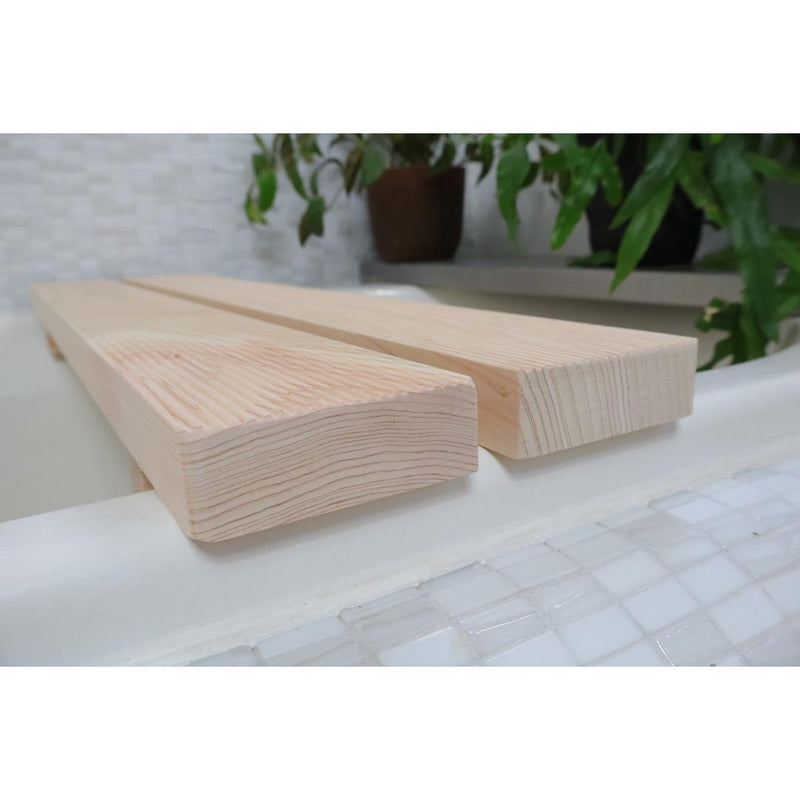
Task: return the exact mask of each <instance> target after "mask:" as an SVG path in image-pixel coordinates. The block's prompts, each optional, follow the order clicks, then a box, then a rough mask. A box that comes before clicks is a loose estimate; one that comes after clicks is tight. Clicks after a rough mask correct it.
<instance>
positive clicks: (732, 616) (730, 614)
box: [708, 586, 781, 644]
mask: <svg viewBox="0 0 800 800" xmlns="http://www.w3.org/2000/svg"><path fill="white" fill-rule="evenodd" d="M708 613H709V614H710V615H711V619H713V620H714V622H715V623H716V625H717V627H719V629H720V630H721V631H722V632H723V633H724V634H725V636H727V637H728V639H730V640H731V641H732V642H733V643H734V644H740V643H742V642H746V641H747V640H748V639H752V638H753V637H754V636H758V634H759V633H763V632H764V631H766V630H768V629H769V628H772V627H773V626H775V625H777V624H778V623H779V622H780V621H781V616H780V614H779V613H778V611H777V609H776V608H775V607H774V606H773V605H772V603H771V602H770V601H769V599H768V597H767V595H766V594H765V592H764V590H763V589H761V588H759V587H757V586H752V587H751V588H749V589H745V590H744V591H743V592H740V593H739V594H736V595H734V596H733V597H729V598H728V599H727V600H723V601H722V602H721V603H719V604H718V605H716V606H712V607H711V608H710V609H709V611H708Z"/></svg>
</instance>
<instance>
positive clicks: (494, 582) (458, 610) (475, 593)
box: [430, 572, 518, 617]
mask: <svg viewBox="0 0 800 800" xmlns="http://www.w3.org/2000/svg"><path fill="white" fill-rule="evenodd" d="M517 591H518V590H517V587H516V586H515V585H514V584H513V583H512V582H511V581H510V580H508V579H507V578H504V577H503V576H502V575H500V574H498V573H497V572H487V573H486V574H484V575H476V576H475V577H472V578H469V579H467V580H464V581H459V582H458V583H454V584H451V585H450V586H445V587H444V588H442V589H437V590H436V591H433V592H430V597H431V599H432V600H434V601H435V602H436V603H438V604H439V605H440V606H441V607H442V608H443V609H444V610H445V611H446V612H447V613H448V614H449V615H450V616H451V617H457V616H460V615H462V614H465V613H466V612H467V611H471V610H472V609H474V608H479V607H480V606H486V605H489V603H493V602H497V601H498V600H502V599H503V598H505V597H508V596H509V595H512V594H515V593H516V592H517Z"/></svg>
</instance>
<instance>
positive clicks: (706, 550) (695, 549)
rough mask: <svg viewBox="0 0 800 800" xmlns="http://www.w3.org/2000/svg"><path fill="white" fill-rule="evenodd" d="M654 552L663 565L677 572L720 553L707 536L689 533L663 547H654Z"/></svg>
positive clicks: (717, 546)
mask: <svg viewBox="0 0 800 800" xmlns="http://www.w3.org/2000/svg"><path fill="white" fill-rule="evenodd" d="M655 551H656V553H657V555H658V557H659V559H661V561H662V562H663V563H664V564H666V565H667V566H668V567H670V568H671V569H675V570H679V569H683V568H684V567H686V566H688V565H689V564H694V563H696V562H698V561H702V560H703V559H705V558H710V557H711V556H713V555H715V554H716V553H718V552H719V551H720V546H719V544H718V543H717V542H715V541H714V540H713V539H712V538H711V537H709V536H704V535H702V534H698V533H693V532H689V533H687V534H685V535H683V536H681V537H680V538H677V539H674V540H672V541H669V542H667V543H666V544H665V545H663V546H660V547H656V548H655Z"/></svg>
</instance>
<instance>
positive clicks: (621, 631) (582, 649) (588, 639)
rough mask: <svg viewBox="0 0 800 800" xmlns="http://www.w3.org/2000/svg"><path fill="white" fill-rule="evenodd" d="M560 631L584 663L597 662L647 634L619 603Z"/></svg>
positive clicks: (567, 643)
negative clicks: (643, 632) (644, 633)
mask: <svg viewBox="0 0 800 800" xmlns="http://www.w3.org/2000/svg"><path fill="white" fill-rule="evenodd" d="M559 633H560V634H561V637H562V639H563V640H564V643H565V644H566V645H567V647H568V648H569V649H570V650H571V651H572V652H573V653H575V655H576V656H577V657H578V660H579V662H580V663H581V664H588V663H589V662H591V661H596V660H597V659H598V658H602V657H603V656H606V655H609V654H611V653H613V652H614V651H615V650H620V649H622V648H623V647H625V646H626V645H629V644H633V643H634V642H635V641H637V640H638V639H641V638H642V636H643V634H642V631H640V630H639V628H638V627H637V626H636V625H635V624H634V623H633V621H632V620H631V619H630V617H628V615H627V614H625V613H624V612H623V611H622V609H621V608H619V607H618V606H611V607H610V608H605V609H603V610H602V611H597V612H595V613H594V614H592V615H591V616H588V617H583V618H582V619H579V620H577V621H576V622H571V623H570V624H569V625H565V626H564V627H563V628H561V630H560V631H559Z"/></svg>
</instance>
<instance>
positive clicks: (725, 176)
mask: <svg viewBox="0 0 800 800" xmlns="http://www.w3.org/2000/svg"><path fill="white" fill-rule="evenodd" d="M746 145H747V142H746V139H745V138H744V137H743V136H740V135H735V134H731V135H726V136H725V138H724V139H723V140H722V141H721V142H720V144H718V145H717V146H716V147H714V148H713V149H711V150H710V151H709V157H710V159H711V181H712V184H713V186H714V191H715V194H716V196H717V197H718V198H719V201H720V204H721V206H722V211H723V214H724V217H725V220H726V222H727V227H728V230H729V232H730V235H731V241H732V243H733V249H734V252H735V254H736V261H737V263H738V264H739V269H740V271H741V273H742V277H743V279H744V296H745V297H746V298H747V300H748V303H749V305H750V308H751V310H752V313H753V316H754V318H755V320H756V322H757V323H758V325H759V326H760V328H761V330H762V331H763V332H764V334H765V335H766V336H767V337H768V338H770V339H776V338H777V336H778V326H777V321H776V319H775V313H776V295H775V270H776V261H777V259H776V252H775V242H774V239H773V229H772V226H771V224H770V220H769V215H768V212H767V204H766V200H765V198H764V193H763V188H762V186H761V183H760V182H759V180H758V178H757V177H756V175H755V173H754V172H753V169H752V167H751V166H750V164H749V162H748V160H747V158H746V157H745V151H746Z"/></svg>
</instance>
